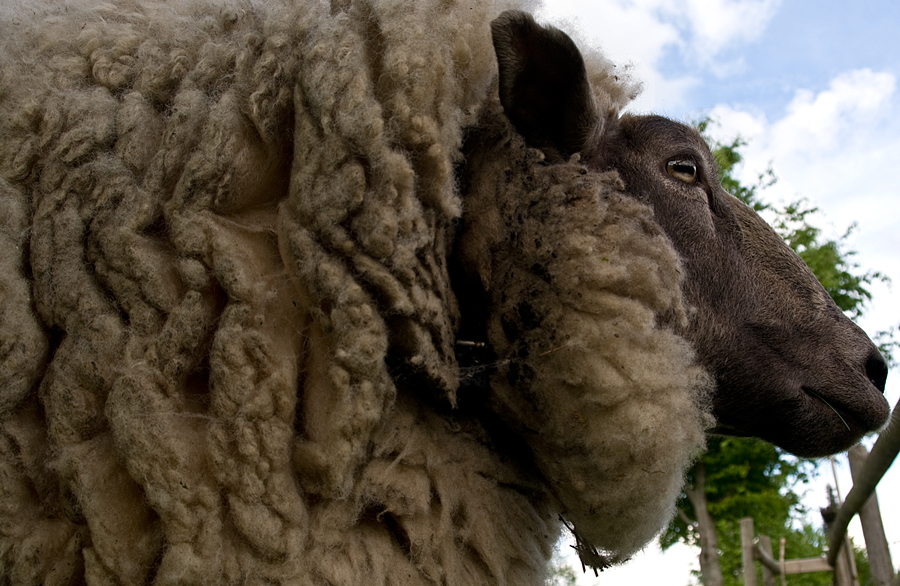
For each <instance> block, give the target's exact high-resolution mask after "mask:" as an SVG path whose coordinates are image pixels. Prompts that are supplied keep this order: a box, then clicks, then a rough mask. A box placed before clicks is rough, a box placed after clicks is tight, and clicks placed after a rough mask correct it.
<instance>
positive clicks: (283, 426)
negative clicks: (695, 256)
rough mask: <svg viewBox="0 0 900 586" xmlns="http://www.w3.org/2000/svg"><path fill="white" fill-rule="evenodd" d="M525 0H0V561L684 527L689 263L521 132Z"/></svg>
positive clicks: (485, 548)
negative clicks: (469, 363) (506, 96)
mask: <svg viewBox="0 0 900 586" xmlns="http://www.w3.org/2000/svg"><path fill="white" fill-rule="evenodd" d="M504 8H506V6H505V5H504V4H503V3H502V2H498V3H491V2H477V1H473V2H464V1H460V2H446V1H443V0H440V1H438V0H435V1H427V2H416V3H415V4H414V5H411V4H410V3H409V2H403V1H399V0H395V1H390V0H388V1H382V0H371V1H360V2H356V1H350V0H347V1H339V0H334V1H333V2H331V3H327V2H299V3H297V2H275V1H273V2H257V1H250V0H247V1H240V0H185V1H181V2H177V3H170V2H163V1H154V0H123V1H122V2H116V3H115V4H111V3H102V2H96V3H93V2H89V1H87V0H84V1H82V0H78V1H72V2H66V3H63V4H60V3H54V2H39V1H36V0H35V1H30V0H29V1H27V2H24V3H23V2H13V1H12V0H3V2H2V3H0V578H2V580H0V581H4V582H9V583H11V584H70V583H80V582H84V583H87V584H92V585H93V584H113V583H124V584H142V583H151V582H152V583H154V584H160V585H165V584H176V583H177V584H245V583H263V582H265V583H277V584H304V585H310V586H312V585H316V586H318V585H332V586H352V585H357V584H375V585H389V584H395V585H404V586H410V585H423V586H424V585H437V584H455V585H461V586H464V585H485V584H492V585H494V584H496V585H507V584H508V585H513V584H516V585H538V584H542V583H543V580H544V578H545V571H546V570H545V567H546V563H547V561H548V559H549V557H550V555H551V551H552V548H553V546H554V544H555V542H556V540H557V538H558V536H559V533H560V529H561V524H560V521H559V517H560V515H562V516H563V518H564V519H565V520H566V521H567V522H568V523H571V524H573V525H574V531H575V532H576V534H577V535H578V539H579V540H580V541H584V542H588V543H590V544H592V546H593V547H596V548H598V549H600V550H602V551H603V552H606V554H608V555H609V556H610V559H614V560H621V559H624V558H625V557H627V556H628V555H630V554H631V553H633V552H634V551H635V550H637V549H638V548H640V547H641V546H642V545H643V544H644V543H646V542H647V541H648V540H649V539H651V538H652V536H653V535H654V533H655V532H656V531H658V530H659V529H660V528H661V527H662V526H663V525H664V524H665V523H666V522H667V521H668V518H669V516H671V514H672V507H673V504H674V500H675V497H676V496H677V492H678V490H679V489H680V486H681V482H682V479H683V473H684V469H685V468H686V466H687V465H688V464H689V463H690V461H691V459H692V458H693V457H694V456H695V455H696V453H697V450H698V449H699V448H700V446H701V445H702V443H703V438H702V435H703V430H704V429H705V428H706V427H707V426H708V424H709V422H708V421H707V419H708V416H707V415H705V413H706V407H705V401H706V399H705V393H706V392H707V391H708V387H709V381H708V378H707V376H706V374H705V373H704V372H703V371H701V370H700V369H699V368H698V367H697V366H696V364H695V360H694V356H693V353H692V351H691V349H690V347H689V345H688V344H687V343H686V342H685V341H684V340H682V339H681V338H679V337H678V336H677V335H675V334H674V333H673V324H676V323H677V322H678V321H679V320H684V319H685V310H684V307H683V304H682V299H681V272H680V265H679V260H678V257H677V255H676V254H675V252H674V251H673V249H672V246H671V244H670V243H669V241H668V240H667V239H666V237H665V236H664V235H663V233H662V231H661V230H660V228H659V226H658V225H657V224H656V223H655V221H654V219H653V214H652V212H651V211H650V209H649V208H647V207H646V206H644V205H642V204H639V203H637V202H636V201H634V200H633V199H631V198H629V197H628V196H627V194H625V193H623V192H622V185H621V182H620V181H619V180H618V179H617V177H616V176H615V174H613V173H608V174H597V173H591V172H588V171H586V170H585V169H584V168H583V167H582V166H581V165H580V164H579V163H578V160H577V157H576V158H573V160H571V161H569V162H568V163H564V164H561V165H548V164H547V163H546V161H544V160H543V158H542V155H541V154H540V153H539V152H538V151H534V150H531V149H528V148H526V147H525V146H524V144H523V143H522V141H521V139H519V138H518V137H516V136H514V134H513V132H512V130H511V129H510V127H509V125H508V124H507V123H506V122H505V119H504V118H503V117H502V115H501V113H500V111H499V105H498V103H497V101H496V97H492V96H495V93H496V89H495V88H494V86H493V84H494V83H495V77H496V62H495V58H494V55H493V48H492V45H491V36H490V29H489V23H490V21H491V20H492V19H493V18H495V17H496V16H497V15H498V14H499V13H500V12H501V10H502V9H504ZM588 64H589V67H590V68H591V75H592V79H593V81H594V83H595V87H597V88H598V101H599V103H600V104H601V106H602V107H603V108H605V109H606V110H608V111H609V112H610V115H614V114H615V113H616V112H618V110H619V108H621V107H622V106H623V105H624V104H625V103H626V102H627V101H628V100H629V99H630V98H631V97H633V95H634V93H635V88H634V86H633V85H630V84H629V83H627V82H625V81H619V80H618V79H617V77H616V76H615V75H613V74H612V73H611V71H612V67H613V66H612V65H611V64H610V63H609V62H607V61H605V60H604V59H603V58H602V57H600V56H597V55H595V56H592V57H590V58H589V59H588ZM464 143H465V144H464ZM457 237H459V240H458V243H455V242H457V240H456V238H457ZM454 258H455V259H457V260H454ZM451 262H458V263H459V264H460V266H462V267H463V268H464V270H463V273H462V274H463V275H464V276H462V277H460V278H461V279H462V280H460V281H459V282H454V280H453V279H451V276H450V275H451V268H450V265H451ZM469 287H471V288H474V289H475V290H482V291H483V292H484V294H485V295H486V299H487V300H488V301H489V302H490V305H491V308H492V311H491V312H490V313H489V315H484V316H483V317H484V319H483V320H481V321H480V322H478V323H477V324H476V325H477V328H476V329H480V331H482V332H483V333H484V335H485V337H486V340H485V341H486V342H488V343H489V345H490V347H491V348H492V349H493V352H494V353H495V354H496V356H495V360H494V361H493V362H492V363H491V364H489V365H482V366H483V367H485V368H487V369H489V370H490V371H492V373H493V374H492V375H491V382H490V384H489V385H481V386H479V385H468V384H464V385H462V386H461V385H460V372H461V369H460V365H459V363H458V359H457V346H456V342H457V337H458V335H459V332H460V331H461V330H460V328H461V327H463V326H466V324H465V323H464V322H466V320H467V319H468V318H467V317H466V315H467V314H468V312H469V311H470V310H472V313H473V315H474V314H479V312H477V311H474V309H473V308H471V307H469V306H468V305H467V304H466V303H467V297H466V296H465V295H463V294H462V293H461V292H462V290H463V289H466V288H469ZM458 299H459V301H458ZM479 311H480V310H479ZM479 315H480V314H479ZM466 327H467V326H466ZM464 366H465V365H464ZM462 371H463V373H464V374H465V372H466V370H465V368H464V369H463V370H462ZM523 439H524V444H523V443H522V440H523Z"/></svg>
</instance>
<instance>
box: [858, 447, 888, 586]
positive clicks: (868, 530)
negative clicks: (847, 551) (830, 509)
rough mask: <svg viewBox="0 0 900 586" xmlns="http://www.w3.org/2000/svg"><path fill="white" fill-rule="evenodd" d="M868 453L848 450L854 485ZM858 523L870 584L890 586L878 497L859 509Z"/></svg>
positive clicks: (872, 497) (886, 549)
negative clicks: (870, 576)
mask: <svg viewBox="0 0 900 586" xmlns="http://www.w3.org/2000/svg"><path fill="white" fill-rule="evenodd" d="M868 455H869V452H868V450H866V448H865V446H863V445H862V444H857V445H855V446H853V447H852V448H850V450H849V451H848V452H847V456H848V458H849V460H850V473H851V474H852V475H853V482H854V484H855V483H856V481H857V478H859V475H860V473H861V471H862V469H863V466H864V465H865V463H866V458H867V457H868ZM859 522H860V523H861V524H862V529H863V537H865V539H866V554H867V556H868V557H869V567H870V568H871V570H872V582H873V583H874V584H875V586H890V584H891V580H893V579H894V564H893V562H892V561H891V550H890V549H888V543H887V538H886V537H885V535H884V525H882V523H881V510H880V509H879V507H878V495H877V494H876V493H875V492H873V493H872V496H871V497H869V500H867V501H866V504H864V505H863V506H862V508H860V509H859Z"/></svg>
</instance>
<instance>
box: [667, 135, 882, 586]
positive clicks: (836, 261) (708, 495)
mask: <svg viewBox="0 0 900 586" xmlns="http://www.w3.org/2000/svg"><path fill="white" fill-rule="evenodd" d="M708 124H709V121H708V120H706V121H703V122H701V123H700V124H698V127H699V129H700V131H701V132H704V131H706V129H707V127H708ZM745 144H746V143H745V142H744V141H743V140H741V139H740V138H737V139H735V140H733V141H731V142H730V143H726V144H723V143H718V142H715V141H710V146H711V149H712V151H713V154H714V156H715V158H716V162H717V164H718V166H719V174H720V177H721V181H722V186H723V187H724V188H725V189H726V190H728V191H729V192H730V193H732V194H733V195H735V196H736V197H738V198H739V199H741V200H742V201H744V202H745V203H746V204H747V205H749V206H751V207H753V208H754V209H755V210H756V211H757V212H764V213H765V214H766V215H767V216H769V217H770V218H771V217H774V221H772V222H771V223H772V225H773V228H774V229H775V230H776V232H778V233H779V235H780V236H781V237H782V238H784V240H785V242H787V244H788V245H789V246H790V247H791V248H792V249H793V250H794V251H795V252H797V254H798V255H799V256H800V257H801V258H802V259H803V260H804V261H805V262H806V264H807V265H809V267H810V268H811V269H812V271H813V273H815V275H816V277H817V278H818V279H819V280H820V282H822V284H823V286H824V287H825V289H826V290H827V291H828V293H829V294H830V295H831V297H832V298H833V299H834V300H835V303H836V304H837V305H838V307H840V308H841V309H842V310H843V311H844V312H845V313H847V314H848V315H849V316H850V317H854V318H855V317H859V315H860V314H861V313H862V311H863V309H864V307H865V304H866V303H867V302H869V301H870V300H871V298H872V294H871V292H870V290H869V287H870V285H871V284H872V283H873V282H876V281H886V280H887V278H886V277H885V276H884V275H883V274H881V273H879V272H876V271H864V270H862V269H861V268H860V267H859V265H858V264H857V263H855V262H854V260H853V256H854V252H852V251H850V250H848V249H847V246H846V241H847V238H848V236H849V235H850V234H851V233H852V231H853V230H854V229H855V226H851V227H850V228H849V229H848V230H847V231H846V232H845V233H844V234H843V235H841V236H839V237H838V238H836V239H828V238H825V237H823V233H822V230H821V229H819V228H818V227H816V226H814V225H812V224H811V220H812V216H814V215H815V213H816V212H817V211H818V210H817V209H816V208H815V207H812V206H810V204H809V202H807V201H806V200H802V199H801V200H799V201H796V202H793V203H791V204H788V205H786V206H785V207H783V208H775V207H773V206H772V205H771V204H767V203H764V202H762V201H761V199H760V197H759V191H760V190H762V189H764V188H765V187H767V186H770V185H771V184H772V183H774V182H775V180H776V179H775V175H774V173H773V172H772V170H771V168H770V169H768V170H767V171H766V172H765V173H763V174H761V175H760V176H759V177H758V178H757V180H756V182H755V183H753V184H751V185H745V184H742V183H741V182H740V181H739V180H738V179H737V177H736V176H735V171H736V168H737V167H738V165H740V163H741V162H742V160H743V157H742V155H741V153H740V149H741V147H743V146H744V145H745ZM876 339H877V340H878V341H879V342H880V343H881V347H882V350H883V351H885V353H886V354H887V355H888V356H890V353H891V350H893V349H895V348H896V347H897V342H896V341H895V338H894V336H893V330H891V331H888V332H884V333H881V334H880V336H879V337H877V338H876ZM814 468H815V464H814V463H813V462H810V461H806V460H802V459H798V458H795V457H793V456H791V455H789V454H787V453H785V452H783V451H781V450H780V449H778V448H776V447H774V446H771V445H769V444H766V443H763V442H761V441H758V440H754V439H748V438H722V437H712V438H710V439H709V442H708V450H707V452H706V454H705V455H704V456H703V457H702V458H701V459H700V460H699V461H698V462H697V463H696V464H695V465H694V467H693V468H692V469H691V470H690V471H689V473H688V477H687V482H686V484H685V489H684V492H683V494H682V495H681V498H680V499H679V502H678V515H677V516H676V517H675V519H674V520H673V521H672V523H671V524H670V525H669V527H668V528H667V530H666V531H665V533H663V534H662V535H661V537H660V544H661V545H662V547H663V548H664V549H665V548H667V547H669V546H671V545H673V544H674V543H676V542H678V541H682V542H684V543H687V544H689V545H697V546H699V547H700V578H701V581H702V582H703V584H704V586H731V585H734V586H737V585H738V584H741V583H742V580H741V578H740V573H741V550H740V530H739V521H740V519H741V518H742V517H746V516H751V517H753V518H754V522H755V526H756V530H757V533H760V534H766V535H769V536H770V537H772V539H773V543H779V540H780V539H781V538H782V537H785V538H786V540H787V541H786V543H787V545H786V556H787V557H788V558H791V557H810V556H816V555H821V552H822V546H823V545H824V538H823V537H820V532H818V533H817V532H816V531H815V530H814V529H812V528H811V526H810V525H809V524H808V523H803V522H802V520H803V515H804V513H805V511H803V510H802V508H801V507H800V505H799V496H798V494H797V492H796V488H797V487H798V486H799V485H802V484H803V483H805V482H806V481H807V480H808V477H809V474H810V473H812V471H813V470H814ZM797 527H800V528H799V529H798V528H797ZM789 578H790V579H789V583H791V584H795V585H797V586H800V585H802V586H814V585H818V584H821V585H822V586H825V585H827V584H830V583H831V577H830V576H829V575H827V574H818V575H817V574H806V575H799V576H791V577H789Z"/></svg>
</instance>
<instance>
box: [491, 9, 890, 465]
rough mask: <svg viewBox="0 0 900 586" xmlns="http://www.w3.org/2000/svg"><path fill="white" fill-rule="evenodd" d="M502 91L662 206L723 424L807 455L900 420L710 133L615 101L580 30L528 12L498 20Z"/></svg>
mask: <svg viewBox="0 0 900 586" xmlns="http://www.w3.org/2000/svg"><path fill="white" fill-rule="evenodd" d="M492 26H493V34H494V44H495V48H496V52H497V56H498V62H499V66H500V100H501V102H502V104H503V109H504V111H505V113H506V115H507V116H508V118H509V120H510V121H511V122H512V124H513V125H514V126H515V128H516V129H517V131H518V132H519V133H520V134H521V135H522V136H523V137H524V139H525V141H526V142H527V143H528V144H529V145H531V146H533V147H537V148H539V149H541V150H542V151H544V152H545V154H546V156H547V157H548V159H550V160H556V161H561V160H564V159H567V158H568V157H569V156H570V155H572V154H573V153H580V159H581V161H583V164H584V166H585V168H586V169H588V170H591V171H597V172H600V171H612V172H615V173H617V175H618V177H619V178H620V179H621V180H622V182H623V183H624V192H625V193H627V194H628V195H629V196H630V197H631V198H634V199H635V200H637V201H639V202H642V203H645V204H647V205H649V206H650V207H651V208H652V209H653V214H654V220H655V221H656V222H657V223H658V225H659V226H660V227H661V228H662V230H663V231H664V232H665V234H666V236H667V237H668V239H669V240H670V241H671V243H672V245H673V247H674V249H675V251H677V254H678V256H679V258H680V261H681V265H680V266H681V270H682V271H683V276H684V280H683V286H682V287H683V293H684V296H685V302H686V305H687V306H688V307H689V316H688V319H687V320H686V321H685V322H683V323H680V324H679V323H675V324H674V327H675V329H676V330H677V331H678V332H679V333H680V334H681V335H683V336H684V337H685V338H686V339H687V340H689V341H690V342H691V344H692V345H693V347H694V349H695V351H696V352H697V359H698V360H699V362H700V363H701V364H702V365H703V366H704V367H705V368H706V369H707V370H708V371H709V373H710V374H712V376H713V377H714V379H715V392H714V394H713V397H712V406H713V413H714V415H715V417H716V420H717V427H716V429H715V431H717V432H721V433H727V434H733V435H741V436H756V437H760V438H762V439H765V440H767V441H770V442H772V443H774V444H776V445H778V446H780V447H782V448H785V449H787V450H788V451H791V452H793V453H795V454H797V455H801V456H822V455H826V454H830V453H834V452H837V451H841V450H843V449H846V448H847V447H849V446H850V445H852V444H854V443H855V442H856V441H857V440H858V439H859V438H860V437H861V436H862V435H864V434H865V433H868V432H871V431H874V430H877V429H878V428H879V427H880V426H881V425H883V424H884V422H885V421H886V419H887V416H888V405H887V402H886V401H885V399H884V396H883V393H884V384H885V378H886V376H887V367H886V364H885V362H884V359H883V358H882V357H881V355H880V354H879V352H878V350H877V349H876V348H875V346H874V344H873V343H872V342H871V340H869V338H868V337H867V336H866V334H865V333H864V332H863V331H862V330H861V329H860V328H859V327H857V326H856V325H855V324H854V323H853V322H852V321H850V320H849V319H848V318H847V317H846V316H844V314H843V313H842V312H841V311H840V309H838V307H837V306H836V305H835V303H834V302H833V301H832V300H831V298H830V297H829V296H828V294H827V292H826V291H825V290H824V288H823V287H822V286H821V285H820V284H819V283H818V281H817V280H816V278H815V276H814V275H813V273H812V272H811V271H810V270H809V268H807V267H806V265H805V264H804V263H803V261H802V260H801V259H800V258H799V257H798V256H797V255H796V254H794V253H793V251H791V250H790V248H789V247H788V246H787V245H786V244H785V243H784V242H783V241H782V240H781V239H780V238H779V237H778V236H777V234H776V233H775V232H774V231H773V230H772V229H771V228H770V227H769V226H768V225H767V224H766V223H765V222H764V221H763V220H762V219H761V218H759V216H757V215H756V214H755V213H754V212H753V211H752V210H751V209H750V208H748V207H747V206H746V205H744V204H743V203H742V202H740V201H739V200H738V199H737V198H735V197H734V196H732V195H731V194H729V193H728V192H726V191H725V190H724V189H723V188H722V187H721V185H720V183H719V178H718V175H717V168H716V164H715V161H714V158H713V157H712V155H711V153H710V150H709V148H708V146H707V145H706V143H705V142H704V140H703V139H702V137H701V136H700V135H699V133H698V132H697V131H696V130H695V129H693V128H690V127H687V126H685V125H683V124H679V123H677V122H674V121H671V120H668V119H665V118H662V117H658V116H634V115H624V116H621V117H620V116H618V113H617V111H616V109H615V108H609V107H607V108H606V109H604V108H603V104H604V101H605V102H607V103H608V101H609V100H608V98H607V97H605V96H604V95H603V93H602V91H601V92H595V91H594V90H593V89H592V87H591V84H590V83H589V81H588V76H587V73H586V70H585V65H584V61H583V59H582V57H581V55H580V53H579V51H578V49H577V48H576V47H575V45H574V43H573V42H572V41H571V39H569V38H568V37H567V36H566V35H565V34H564V33H562V32H560V31H559V30H556V29H554V28H552V27H549V28H544V27H541V26H539V25H537V24H536V23H535V22H534V20H533V19H532V18H531V17H530V16H529V15H527V14H524V13H521V12H507V13H504V14H503V15H502V16H501V17H500V18H498V19H497V20H496V21H494V23H493V25H492Z"/></svg>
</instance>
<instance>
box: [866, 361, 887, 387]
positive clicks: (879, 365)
mask: <svg viewBox="0 0 900 586" xmlns="http://www.w3.org/2000/svg"><path fill="white" fill-rule="evenodd" d="M887 373H888V367H887V363H886V362H885V361H884V358H883V357H882V356H881V353H880V352H879V351H878V350H872V353H871V354H870V355H869V359H868V360H867V361H866V376H868V377H869V381H871V383H872V384H873V385H875V387H876V388H877V389H878V390H879V391H881V392H882V393H884V383H885V381H886V380H887Z"/></svg>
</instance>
